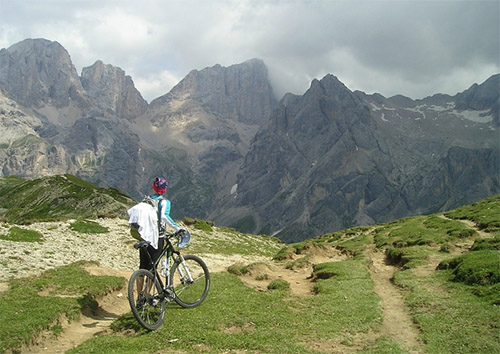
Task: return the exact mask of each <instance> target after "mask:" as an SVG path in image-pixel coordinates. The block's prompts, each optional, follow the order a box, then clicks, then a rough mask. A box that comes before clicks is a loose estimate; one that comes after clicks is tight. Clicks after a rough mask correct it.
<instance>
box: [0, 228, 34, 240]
mask: <svg viewBox="0 0 500 354" xmlns="http://www.w3.org/2000/svg"><path fill="white" fill-rule="evenodd" d="M0 238H1V239H2V240H7V241H15V242H42V235H41V234H40V233H39V232H38V231H32V230H26V229H23V228H20V227H17V226H12V227H11V228H10V229H9V233H8V234H6V235H0Z"/></svg>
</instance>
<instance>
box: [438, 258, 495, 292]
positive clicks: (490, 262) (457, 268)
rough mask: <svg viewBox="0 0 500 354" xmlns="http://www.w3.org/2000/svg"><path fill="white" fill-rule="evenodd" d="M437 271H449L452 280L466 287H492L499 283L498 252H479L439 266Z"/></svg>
mask: <svg viewBox="0 0 500 354" xmlns="http://www.w3.org/2000/svg"><path fill="white" fill-rule="evenodd" d="M438 269H451V270H452V274H453V280H454V281H457V282H462V283H465V284H467V285H494V284H498V283H500V252H499V251H496V250H481V251H475V252H467V253H466V254H464V255H462V256H460V257H456V258H453V259H450V260H446V261H443V262H441V263H440V264H439V266H438Z"/></svg>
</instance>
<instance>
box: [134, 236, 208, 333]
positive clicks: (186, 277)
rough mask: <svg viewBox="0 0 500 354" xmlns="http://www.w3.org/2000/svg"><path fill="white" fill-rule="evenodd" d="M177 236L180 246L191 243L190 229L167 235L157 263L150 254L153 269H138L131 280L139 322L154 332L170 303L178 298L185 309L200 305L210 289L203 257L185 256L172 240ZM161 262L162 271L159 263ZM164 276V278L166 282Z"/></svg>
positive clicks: (138, 245)
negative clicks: (159, 268)
mask: <svg viewBox="0 0 500 354" xmlns="http://www.w3.org/2000/svg"><path fill="white" fill-rule="evenodd" d="M175 238H177V245H178V248H181V247H183V246H185V244H187V242H189V239H190V234H189V231H187V230H179V231H176V232H174V233H172V234H167V235H165V246H164V247H163V250H162V252H161V254H160V257H158V260H157V261H156V262H153V260H152V259H151V256H149V253H147V252H146V253H147V254H148V256H149V260H150V263H151V269H150V270H146V269H138V270H136V271H135V272H134V273H133V274H132V276H131V277H130V280H129V283H128V301H129V303H130V308H131V309H132V313H133V314H134V317H135V318H136V319H137V321H138V322H139V323H140V324H141V326H143V327H144V328H146V329H149V330H151V331H153V330H155V329H157V328H158V327H160V326H161V324H162V322H163V319H164V317H165V307H166V305H167V303H168V302H171V301H175V302H176V303H177V304H178V305H180V306H182V307H185V308H192V307H196V306H198V305H200V304H201V303H202V302H203V301H204V300H205V298H206V297H207V295H208V291H209V289H210V274H209V272H208V268H207V266H206V264H205V262H203V260H202V259H201V258H199V257H197V256H194V255H186V256H182V255H181V254H180V252H179V251H178V250H176V249H175V248H174V246H173V244H172V242H171V240H172V239H175ZM148 246H149V242H147V241H140V242H137V243H136V244H135V245H134V248H135V249H141V248H144V249H145V248H147V247H148ZM160 264H161V270H160V271H158V266H159V265H160ZM162 278H164V279H165V282H163V280H162Z"/></svg>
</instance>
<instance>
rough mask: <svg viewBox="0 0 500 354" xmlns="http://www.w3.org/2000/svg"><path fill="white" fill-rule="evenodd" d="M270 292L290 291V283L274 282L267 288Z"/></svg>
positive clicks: (278, 280) (284, 281)
mask: <svg viewBox="0 0 500 354" xmlns="http://www.w3.org/2000/svg"><path fill="white" fill-rule="evenodd" d="M267 288H268V289H269V290H287V289H290V283H289V282H287V281H286V280H283V279H276V280H273V281H272V282H271V283H269V285H268V286H267Z"/></svg>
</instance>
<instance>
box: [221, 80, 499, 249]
mask: <svg viewBox="0 0 500 354" xmlns="http://www.w3.org/2000/svg"><path fill="white" fill-rule="evenodd" d="M498 84H499V75H495V76H493V77H492V78H490V79H489V80H487V81H486V82H485V83H483V84H481V85H474V86H473V87H471V88H470V89H469V90H467V91H464V92H463V93H460V94H457V95H456V96H453V97H451V96H447V95H435V96H432V97H428V98H426V99H423V100H417V101H414V100H411V99H409V98H406V97H402V96H395V97H391V98H385V97H383V96H381V95H378V94H376V95H371V96H369V95H366V94H364V93H362V92H352V91H350V90H349V89H348V88H347V87H345V85H343V84H342V83H341V82H340V81H339V80H338V79H337V78H335V77H334V76H332V75H327V76H325V77H324V78H323V79H322V80H320V81H318V80H315V81H313V82H312V84H311V87H310V88H309V90H308V91H307V92H306V93H305V94H304V95H303V96H294V95H286V96H285V97H284V98H283V99H282V100H281V102H280V107H279V108H278V109H276V110H275V111H274V112H273V115H272V116H271V119H270V121H269V123H267V124H265V125H264V126H263V127H262V129H261V130H259V132H258V133H257V134H256V136H255V138H254V140H253V142H252V144H251V146H250V150H249V153H248V154H247V156H246V157H245V162H244V164H243V165H242V167H241V170H240V172H239V174H238V180H237V184H236V185H235V188H234V189H233V191H234V195H233V197H234V198H230V199H228V201H227V204H226V205H225V207H224V212H223V213H222V214H221V215H220V220H221V221H222V222H223V223H231V221H232V223H233V224H234V225H235V226H237V227H239V228H241V229H243V230H246V231H251V232H262V233H269V234H276V235H278V236H279V237H280V238H282V239H283V240H286V241H298V240H301V239H304V238H305V237H309V236H312V235H317V234H321V233H327V232H331V231H334V230H339V229H344V228H348V227H352V226H355V225H367V224H373V223H380V222H386V221H391V220H395V219H397V218H401V217H404V216H408V215H418V214H428V213H433V212H438V211H443V210H448V209H450V208H453V207H456V206H459V205H462V204H464V203H466V202H465V201H466V200H468V201H472V200H478V199H480V198H481V197H480V196H481V195H492V194H495V193H498V192H499V191H500V188H499V186H500V184H499V182H500V181H499V173H498V172H499V171H500V164H499V159H500V156H499V155H500V154H499V135H498V87H499V85H498ZM495 87H496V90H495V89H494V88H495Z"/></svg>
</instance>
